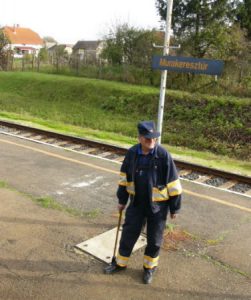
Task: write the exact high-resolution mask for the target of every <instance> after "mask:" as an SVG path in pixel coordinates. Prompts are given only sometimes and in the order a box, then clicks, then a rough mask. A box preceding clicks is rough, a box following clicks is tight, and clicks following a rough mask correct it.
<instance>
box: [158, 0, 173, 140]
mask: <svg viewBox="0 0 251 300" xmlns="http://www.w3.org/2000/svg"><path fill="white" fill-rule="evenodd" d="M172 11H173V0H167V3H166V30H165V40H164V47H163V55H164V56H165V55H168V54H169V48H170V47H169V45H170V36H171V21H172ZM166 77H167V70H162V71H161V82H160V96H159V110H158V124H157V130H158V131H159V132H160V137H159V139H158V143H159V144H160V143H161V134H162V123H163V115H164V104H165V94H166Z"/></svg>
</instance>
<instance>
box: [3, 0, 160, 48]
mask: <svg viewBox="0 0 251 300" xmlns="http://www.w3.org/2000/svg"><path fill="white" fill-rule="evenodd" d="M118 23H128V24H130V25H132V26H136V27H140V28H145V29H150V28H153V27H155V28H159V26H160V23H159V16H158V14H157V11H156V8H155V0H67V1H66V0H40V1H38V0H0V26H5V25H8V26H13V24H19V25H20V26H21V27H26V28H30V29H32V30H34V31H35V32H37V33H38V34H39V35H40V36H41V37H42V38H43V37H44V36H51V37H53V38H55V39H56V40H57V41H58V42H59V43H71V44H74V43H76V42H77V41H78V40H95V39H101V38H102V36H103V35H104V34H105V33H107V32H108V30H107V29H108V28H109V27H111V26H113V25H114V24H118Z"/></svg>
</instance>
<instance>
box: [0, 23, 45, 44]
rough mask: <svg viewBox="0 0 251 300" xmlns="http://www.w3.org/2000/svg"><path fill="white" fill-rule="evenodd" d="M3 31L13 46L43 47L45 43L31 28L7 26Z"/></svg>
mask: <svg viewBox="0 0 251 300" xmlns="http://www.w3.org/2000/svg"><path fill="white" fill-rule="evenodd" d="M3 31H4V33H5V34H6V35H7V37H8V38H9V40H10V42H11V44H30V45H43V43H44V42H43V40H42V39H41V38H40V36H39V35H38V34H37V33H36V32H34V31H32V30H31V29H29V28H22V27H19V26H15V27H9V26H6V27H4V28H3Z"/></svg>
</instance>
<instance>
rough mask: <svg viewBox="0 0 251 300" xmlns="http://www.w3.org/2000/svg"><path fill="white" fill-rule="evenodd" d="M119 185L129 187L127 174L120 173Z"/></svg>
mask: <svg viewBox="0 0 251 300" xmlns="http://www.w3.org/2000/svg"><path fill="white" fill-rule="evenodd" d="M119 185H122V186H127V179H126V173H123V172H120V178H119Z"/></svg>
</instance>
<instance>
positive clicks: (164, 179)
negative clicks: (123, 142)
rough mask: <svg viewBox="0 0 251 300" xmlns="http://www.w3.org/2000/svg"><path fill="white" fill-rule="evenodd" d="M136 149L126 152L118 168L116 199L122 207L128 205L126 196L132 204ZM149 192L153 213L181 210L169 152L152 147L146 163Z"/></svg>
mask: <svg viewBox="0 0 251 300" xmlns="http://www.w3.org/2000/svg"><path fill="white" fill-rule="evenodd" d="M139 147H140V146H139V144H137V145H135V146H133V147H131V148H130V149H129V150H128V152H127V154H126V156H125V159H124V161H123V164H122V166H121V170H120V180H119V187H118V190H117V197H118V200H119V203H120V204H123V205H126V204H127V201H128V198H129V196H130V200H131V202H132V203H134V201H135V171H136V166H137V163H138V160H139V151H138V148H139ZM137 188H139V187H137ZM148 192H149V201H150V205H151V208H152V211H153V212H157V211H159V210H160V209H161V208H165V209H167V208H169V210H170V212H171V213H172V214H174V213H176V212H177V211H178V210H179V209H180V206H181V192H182V188H181V184H180V180H179V177H178V173H177V170H176V167H175V164H174V162H173V159H172V157H171V155H170V153H169V152H168V151H167V150H166V149H164V148H163V147H162V146H160V145H156V146H155V148H154V151H153V152H152V158H151V161H150V163H149V172H148ZM167 206H168V207H167Z"/></svg>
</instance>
